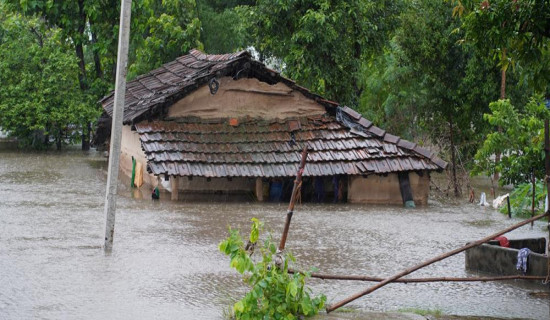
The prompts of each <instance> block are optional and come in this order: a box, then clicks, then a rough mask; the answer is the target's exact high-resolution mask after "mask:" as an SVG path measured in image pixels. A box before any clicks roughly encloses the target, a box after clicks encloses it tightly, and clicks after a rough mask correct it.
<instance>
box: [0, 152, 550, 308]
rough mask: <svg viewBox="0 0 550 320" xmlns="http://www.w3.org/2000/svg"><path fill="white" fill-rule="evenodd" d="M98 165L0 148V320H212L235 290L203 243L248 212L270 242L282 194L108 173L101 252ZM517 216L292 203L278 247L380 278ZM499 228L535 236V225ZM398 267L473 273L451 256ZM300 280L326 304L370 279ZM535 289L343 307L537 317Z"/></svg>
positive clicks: (372, 299) (445, 293)
mask: <svg viewBox="0 0 550 320" xmlns="http://www.w3.org/2000/svg"><path fill="white" fill-rule="evenodd" d="M106 167H107V161H106V159H105V158H103V157H102V156H101V153H99V152H95V151H91V152H86V153H83V152H81V151H78V150H69V151H65V152H62V153H53V152H52V153H23V152H17V151H13V150H11V151H10V150H2V151H0V319H153V318H154V319H223V316H224V314H225V312H226V310H227V309H228V308H230V306H231V304H232V303H234V302H235V300H236V299H237V298H238V297H240V296H242V294H243V293H244V292H245V290H246V288H245V287H244V285H243V284H242V282H241V281H240V278H239V277H238V276H237V273H236V272H235V271H233V270H231V269H230V268H229V262H228V259H227V258H226V257H225V256H224V255H222V254H221V253H220V252H219V251H218V249H217V245H218V243H219V242H220V241H222V239H224V237H225V236H226V235H227V226H228V225H231V226H232V227H234V228H241V230H244V231H247V230H248V228H249V225H250V224H249V221H250V218H252V217H257V218H259V219H261V220H262V221H264V222H265V224H266V229H268V230H270V231H271V232H272V233H273V236H274V237H275V239H277V240H278V239H279V235H280V234H281V230H282V227H283V223H284V219H285V214H286V207H287V204H285V203H281V204H272V203H271V204H258V203H253V202H250V203H207V202H201V203H187V202H186V203H184V202H171V201H169V200H163V201H152V200H150V199H149V197H144V198H142V199H139V197H135V194H132V191H131V190H130V188H128V187H127V186H126V184H120V186H119V198H118V202H117V208H118V210H117V217H116V227H115V237H114V240H115V242H114V249H113V252H112V253H111V254H109V255H105V254H104V252H103V249H102V244H103V241H102V239H103V232H104V231H103V230H104V224H105V217H104V213H103V201H104V196H105V184H106ZM144 193H145V194H148V192H147V191H145V192H144ZM518 221H519V220H517V219H512V220H509V219H507V217H506V216H504V215H502V214H500V213H498V212H496V211H494V210H492V209H490V208H482V207H478V206H477V205H474V204H469V203H467V202H466V201H464V200H460V201H450V200H447V199H444V198H443V199H436V198H435V197H432V199H431V200H430V203H429V205H428V206H426V207H420V208H416V209H412V210H411V209H408V210H405V209H403V208H401V207H394V206H367V205H349V204H324V205H319V204H304V205H298V206H297V207H296V208H295V214H294V217H293V219H292V225H291V227H290V233H289V237H288V241H287V244H286V248H287V249H288V250H290V251H292V252H293V254H294V255H295V257H296V258H297V260H298V263H299V265H298V267H315V268H317V269H318V271H319V272H322V273H332V274H357V275H368V276H379V277H385V276H391V275H393V274H395V273H398V272H400V271H402V270H404V269H406V268H408V267H411V266H413V265H416V264H417V263H419V262H421V261H425V260H427V259H429V258H432V257H434V256H436V255H439V254H441V253H443V252H446V251H449V250H452V249H454V248H457V247H459V246H462V245H464V244H465V243H466V242H468V241H471V240H477V239H480V238H483V237H485V236H487V235H489V234H492V233H494V232H496V231H498V230H501V229H503V228H505V227H507V226H510V225H512V224H514V223H516V222H518ZM507 236H508V237H509V238H518V237H524V236H525V237H526V236H537V237H539V236H547V231H546V222H542V221H541V222H537V223H535V225H534V227H533V228H532V229H531V228H530V227H529V226H526V227H522V228H520V229H518V230H516V231H513V232H512V233H510V234H508V235H507ZM411 276H413V277H428V276H429V277H434V276H451V277H466V276H479V274H476V273H470V272H467V271H466V270H465V269H464V255H463V254H458V255H456V256H454V257H452V258H449V259H446V260H443V261H441V262H438V263H435V264H433V265H431V266H429V267H427V268H425V269H421V270H419V271H417V272H415V273H413V274H412V275H411ZM310 284H311V286H312V288H313V290H314V292H315V293H319V292H323V293H324V294H326V295H327V297H328V301H329V303H332V302H337V301H339V300H341V299H343V298H345V297H347V296H349V295H351V294H354V293H356V292H359V291H361V290H363V289H365V288H367V287H368V286H370V285H372V284H371V283H361V282H341V281H323V280H317V279H312V280H310ZM541 291H545V292H548V289H547V287H544V286H543V285H540V284H537V283H529V282H525V281H500V282H491V283H429V284H407V285H404V284H389V285H387V286H386V287H384V288H382V289H380V290H378V291H376V292H374V293H372V294H371V295H368V296H365V297H363V298H360V299H359V300H356V301H354V302H352V303H351V304H349V305H348V306H347V307H348V308H355V309H360V310H367V311H368V310H370V311H396V310H403V309H408V308H416V309H432V310H440V311H441V312H443V313H444V314H455V315H472V316H476V315H477V316H494V317H509V318H513V317H515V318H525V319H548V318H550V311H549V310H550V301H549V299H548V298H547V296H546V297H544V295H543V294H540V292H541ZM532 293H537V294H534V295H533V294H532ZM541 296H542V298H541Z"/></svg>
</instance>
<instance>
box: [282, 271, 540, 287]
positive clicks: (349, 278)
mask: <svg viewBox="0 0 550 320" xmlns="http://www.w3.org/2000/svg"><path fill="white" fill-rule="evenodd" d="M288 273H290V274H293V273H301V272H299V271H295V270H288ZM310 276H311V277H312V278H316V279H323V280H346V281H367V282H382V281H384V278H379V277H369V276H359V275H333V274H322V273H311V274H310ZM517 279H523V280H544V279H546V277H545V276H523V275H511V276H495V277H471V278H456V277H434V278H405V279H396V280H395V281H393V282H394V283H405V284H407V283H427V282H487V281H501V280H517Z"/></svg>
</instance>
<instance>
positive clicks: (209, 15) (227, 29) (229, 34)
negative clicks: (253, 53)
mask: <svg viewBox="0 0 550 320" xmlns="http://www.w3.org/2000/svg"><path fill="white" fill-rule="evenodd" d="M254 2H255V1H253V0H235V1H220V0H197V16H198V18H199V20H200V21H201V32H200V41H201V42H202V43H203V45H204V50H205V52H208V53H212V54H223V53H228V52H235V51H237V50H240V49H244V48H246V47H247V46H249V45H250V44H251V42H250V36H249V34H248V33H247V30H245V28H246V23H245V22H244V21H243V19H242V18H241V11H243V8H242V6H245V5H253V4H254Z"/></svg>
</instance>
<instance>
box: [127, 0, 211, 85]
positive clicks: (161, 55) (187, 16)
mask: <svg viewBox="0 0 550 320" xmlns="http://www.w3.org/2000/svg"><path fill="white" fill-rule="evenodd" d="M195 11H196V9H195V0H163V1H158V0H157V1H155V0H147V1H143V2H137V3H135V4H134V8H133V10H132V21H133V22H132V29H131V30H132V31H131V33H132V35H131V45H130V51H131V52H132V53H133V54H131V56H130V66H129V69H128V78H129V79H132V78H133V77H135V76H138V75H140V74H143V73H146V72H148V71H150V70H152V69H155V68H157V67H159V66H160V65H162V64H163V63H166V62H169V61H171V60H174V59H175V58H177V57H179V56H181V55H183V54H185V53H187V52H188V51H189V50H190V49H192V48H199V49H202V43H201V42H200V40H199V39H200V28H201V22H200V20H199V19H198V17H197V16H196V13H195Z"/></svg>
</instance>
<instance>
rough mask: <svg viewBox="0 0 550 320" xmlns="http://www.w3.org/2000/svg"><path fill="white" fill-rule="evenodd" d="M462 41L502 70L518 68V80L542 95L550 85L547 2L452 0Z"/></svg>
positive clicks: (549, 15) (549, 27)
mask: <svg viewBox="0 0 550 320" xmlns="http://www.w3.org/2000/svg"><path fill="white" fill-rule="evenodd" d="M452 2H453V3H454V4H455V8H454V11H453V13H454V14H455V15H459V16H461V17H462V21H463V24H462V26H461V27H462V28H463V29H464V30H465V38H464V40H465V41H469V42H472V43H474V44H475V45H476V46H477V47H479V48H481V49H482V50H483V51H485V52H488V53H490V54H491V55H493V56H494V57H495V58H496V59H497V61H499V64H500V66H501V67H502V68H503V69H504V70H506V69H507V68H508V67H509V66H510V65H512V66H513V65H516V64H519V65H520V66H522V67H523V69H524V70H525V71H526V72H522V73H521V75H522V79H523V80H526V82H527V83H529V85H530V86H531V87H533V88H535V89H537V90H542V91H544V90H545V89H546V88H547V87H548V83H549V82H550V52H549V45H550V43H549V40H548V39H549V38H550V1H548V0H490V1H489V0H453V1H452Z"/></svg>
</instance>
